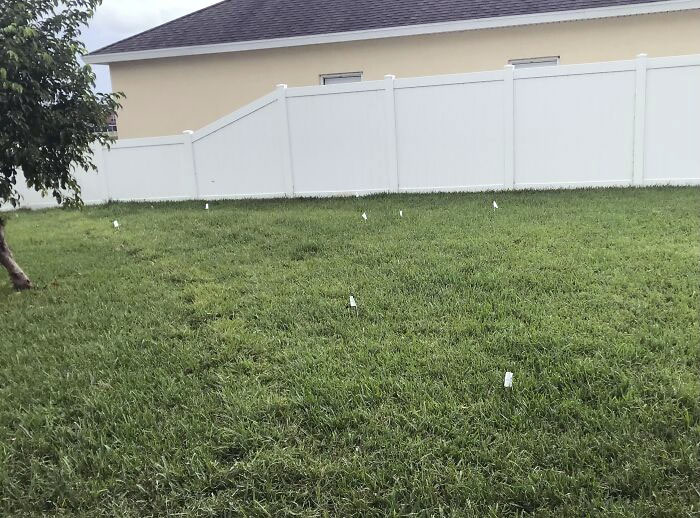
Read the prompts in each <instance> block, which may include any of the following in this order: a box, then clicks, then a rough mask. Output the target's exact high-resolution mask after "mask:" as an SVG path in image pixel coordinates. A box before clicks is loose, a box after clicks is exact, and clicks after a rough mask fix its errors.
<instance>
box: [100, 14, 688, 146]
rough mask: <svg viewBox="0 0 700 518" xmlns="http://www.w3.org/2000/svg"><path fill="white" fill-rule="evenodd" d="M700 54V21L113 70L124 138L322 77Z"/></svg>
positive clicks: (582, 26)
mask: <svg viewBox="0 0 700 518" xmlns="http://www.w3.org/2000/svg"><path fill="white" fill-rule="evenodd" d="M640 52H646V53H648V54H649V55H650V56H652V57H653V56H669V55H680V54H697V53H700V11H698V10H695V11H685V12H677V13H667V14H653V15H642V16H629V17H623V18H608V19H602V20H591V21H581V22H566V23H553V24H545V25H531V26H524V27H513V28H504V29H487V30H478V31H465V32H457V33H445V34H433V35H425V36H407V37H400V38H387V39H378V40H367V41H357V42H349V43H333V44H325V45H309V46H304V47H291V48H283V49H269V50H257V51H248V52H234V53H227V54H210V55H203V56H190V57H182V58H167V59H153V60H144V61H135V62H128V63H115V64H112V65H111V66H110V70H111V74H112V85H113V88H114V90H115V91H122V92H124V93H125V94H126V95H127V98H126V100H125V101H124V102H123V105H124V108H123V110H122V111H121V112H120V118H119V136H120V138H133V137H145V136H156V135H169V134H175V133H180V132H182V131H183V130H185V129H193V130H196V129H198V128H200V127H202V126H205V125H206V124H208V123H210V122H212V121H214V120H216V119H218V118H219V117H222V116H224V115H226V114H228V113H230V112H232V111H233V110H235V109H236V108H238V107H240V106H242V105H244V104H246V103H248V102H250V101H252V100H254V99H256V98H258V97H260V96H262V95H264V94H266V93H268V92H270V91H272V90H273V89H274V87H275V85H276V84H278V83H287V84H288V85H289V86H302V85H314V84H318V83H319V75H320V74H327V73H336V72H355V71H362V72H363V74H364V79H365V80H372V79H381V78H383V77H384V75H385V74H396V75H397V76H398V77H411V76H424V75H432V74H446V73H459V72H471V71H478V70H493V69H499V68H501V67H503V65H505V64H506V63H507V62H508V60H509V59H517V58H529V57H536V56H560V57H561V63H562V64H568V63H587V62H593V61H611V60H618V59H631V58H633V57H634V56H635V55H637V54H639V53H640Z"/></svg>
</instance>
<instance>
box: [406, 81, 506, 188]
mask: <svg viewBox="0 0 700 518" xmlns="http://www.w3.org/2000/svg"><path fill="white" fill-rule="evenodd" d="M395 95H396V121H397V141H398V162H399V187H400V190H401V191H409V192H410V191H424V192H425V191H457V190H477V189H479V190H485V189H501V188H503V186H504V176H503V175H504V171H503V167H504V163H503V146H504V140H503V139H504V124H503V122H504V116H503V81H502V80H500V81H490V82H477V83H462V84H448V85H431V86H417V87H400V88H397V90H396V94H395Z"/></svg>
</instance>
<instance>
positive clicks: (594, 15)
mask: <svg viewBox="0 0 700 518" xmlns="http://www.w3.org/2000/svg"><path fill="white" fill-rule="evenodd" d="M690 9H700V0H667V1H664V2H650V3H643V4H632V5H629V4H628V5H619V6H607V7H596V8H592V9H577V10H570V11H552V12H547V13H538V14H523V15H515V16H499V17H493V18H479V19H476V20H463V21H453V22H440V23H429V24H423V25H407V26H402V27H385V28H380V29H367V30H360V31H349V32H336V33H329V34H313V35H308V36H294V37H288V38H275V39H266V40H252V41H239V42H232V43H219V44H213V45H196V46H189V47H171V48H163V49H153V50H140V51H132V52H114V53H105V54H87V55H85V56H83V61H85V63H88V64H91V65H108V64H110V63H117V62H122V61H139V60H144V59H160V58H173V57H181V56H197V55H202V54H219V53H225V52H242V51H247V50H262V49H275V48H281V47H298V46H303V45H320V44H324V43H342V42H349V41H360V40H371V39H380V38H395V37H400V36H416V35H422V34H437V33H445V32H460V31H472V30H479V29H495V28H500V27H517V26H521V25H535V24H543V23H556V22H569V21H578V20H594V19H599V18H613V17H619V16H633V15H640V14H654V13H664V12H674V11H685V10H690Z"/></svg>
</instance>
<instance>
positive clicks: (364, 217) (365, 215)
mask: <svg viewBox="0 0 700 518" xmlns="http://www.w3.org/2000/svg"><path fill="white" fill-rule="evenodd" d="M362 219H364V220H365V221H367V213H366V212H363V213H362Z"/></svg>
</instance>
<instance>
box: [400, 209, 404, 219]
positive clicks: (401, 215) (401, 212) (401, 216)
mask: <svg viewBox="0 0 700 518" xmlns="http://www.w3.org/2000/svg"><path fill="white" fill-rule="evenodd" d="M399 217H400V218H403V211H402V210H400V211H399Z"/></svg>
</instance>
